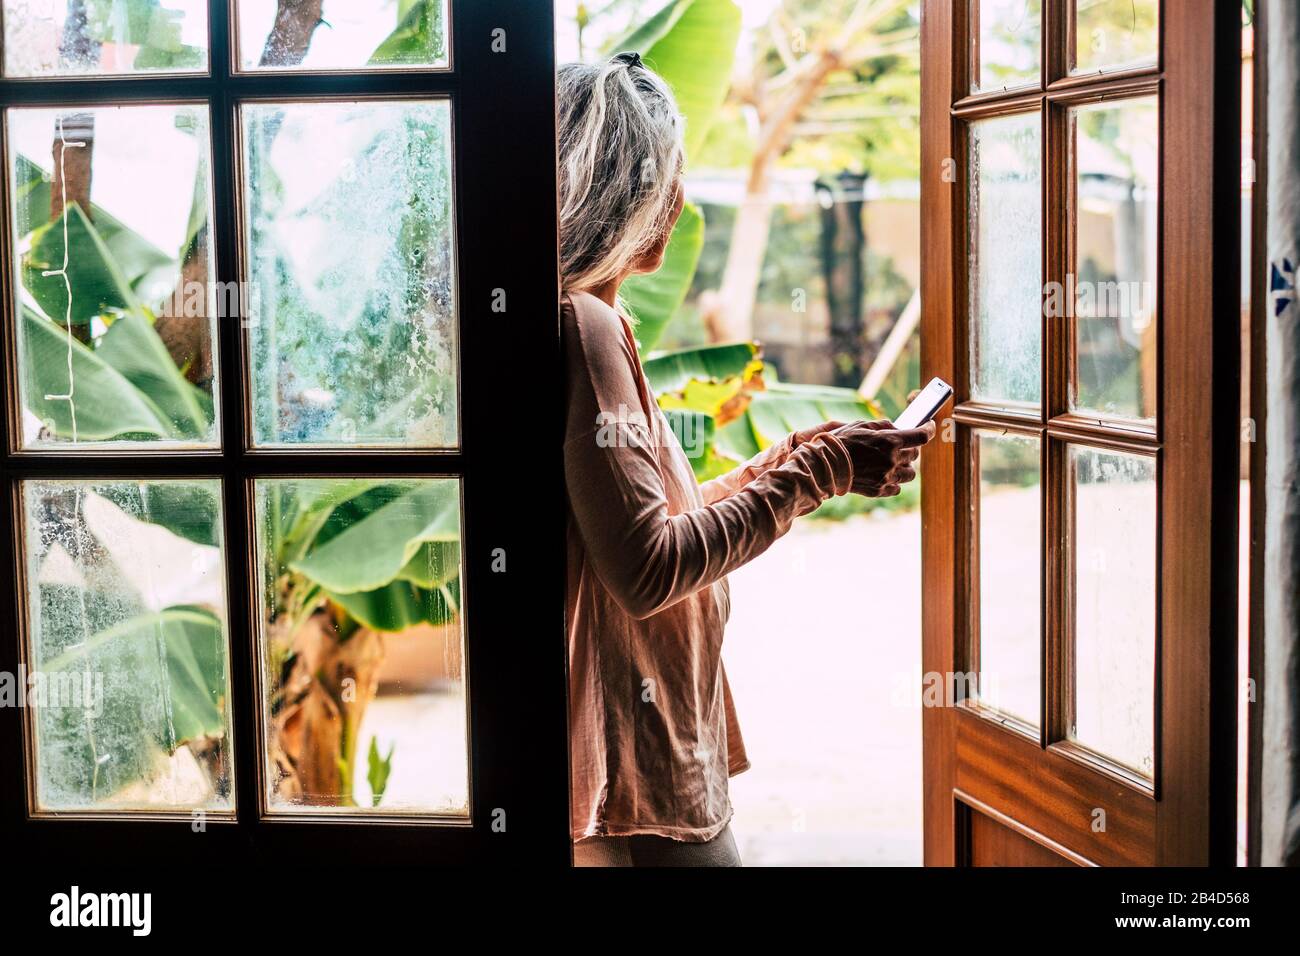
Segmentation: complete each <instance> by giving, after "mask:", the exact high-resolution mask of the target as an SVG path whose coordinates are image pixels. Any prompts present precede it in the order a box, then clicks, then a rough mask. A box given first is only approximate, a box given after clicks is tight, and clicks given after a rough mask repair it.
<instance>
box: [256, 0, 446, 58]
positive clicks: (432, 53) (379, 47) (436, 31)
mask: <svg viewBox="0 0 1300 956" xmlns="http://www.w3.org/2000/svg"><path fill="white" fill-rule="evenodd" d="M234 5H235V14H236V17H237V38H238V41H239V68H240V69H241V70H363V69H366V70H374V69H392V68H402V67H405V68H423V69H428V68H430V67H445V66H446V65H447V51H448V50H449V49H450V44H449V42H448V39H449V38H448V35H447V22H448V18H447V6H446V0H324V2H317V3H314V4H313V3H301V4H288V5H286V4H281V3H278V2H277V0H234ZM277 14H278V15H277Z"/></svg>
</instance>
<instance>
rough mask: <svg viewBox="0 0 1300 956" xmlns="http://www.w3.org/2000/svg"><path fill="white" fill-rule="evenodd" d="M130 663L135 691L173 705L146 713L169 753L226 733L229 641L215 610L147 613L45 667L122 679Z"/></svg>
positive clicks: (173, 609) (178, 609)
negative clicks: (85, 670) (125, 665)
mask: <svg viewBox="0 0 1300 956" xmlns="http://www.w3.org/2000/svg"><path fill="white" fill-rule="evenodd" d="M128 661H129V662H130V665H131V666H130V671H129V672H130V673H131V675H132V684H133V685H134V686H136V687H138V688H140V689H142V690H147V692H149V693H152V694H157V695H160V696H161V697H162V699H163V701H164V702H165V706H164V707H163V708H146V710H151V711H153V712H154V719H153V721H152V722H151V723H150V724H148V725H146V726H142V727H141V728H140V729H141V730H142V731H145V732H146V733H148V734H149V735H151V736H152V737H153V738H154V739H155V740H156V741H157V742H158V743H159V744H161V745H162V746H163V747H164V748H165V749H166V750H167V752H168V753H172V752H174V751H175V750H176V748H177V747H179V746H180V745H181V744H183V743H185V742H186V741H189V740H193V739H194V738H196V737H203V736H212V735H216V734H220V733H223V732H224V730H225V726H226V721H225V694H226V642H225V637H224V635H223V633H222V626H221V620H220V619H219V618H218V617H217V616H216V615H215V614H213V613H212V612H211V611H208V610H206V609H204V608H200V607H190V606H183V605H178V606H175V607H169V608H166V609H165V610H162V611H158V612H155V613H149V614H141V615H138V616H136V617H133V618H130V619H128V620H125V621H122V622H121V623H119V624H116V625H113V626H112V627H108V628H105V629H104V630H102V631H99V632H98V633H96V634H94V635H92V636H91V637H90V638H89V639H87V640H86V641H85V642H84V643H82V644H78V645H77V646H75V647H74V648H72V649H71V650H68V651H65V652H64V653H62V654H60V655H59V656H57V657H55V658H53V659H52V660H48V661H42V662H41V665H40V666H41V670H42V671H44V672H45V673H47V674H49V673H56V672H59V671H64V670H69V669H72V668H88V669H89V670H90V671H91V672H92V673H95V672H98V673H108V672H113V673H121V667H122V664H123V663H125V662H128ZM108 703H112V702H111V701H110V702H108ZM137 703H138V701H137Z"/></svg>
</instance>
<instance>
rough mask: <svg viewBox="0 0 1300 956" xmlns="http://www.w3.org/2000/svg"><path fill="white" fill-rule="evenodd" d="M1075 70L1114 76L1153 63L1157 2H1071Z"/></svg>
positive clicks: (1156, 45)
mask: <svg viewBox="0 0 1300 956" xmlns="http://www.w3.org/2000/svg"><path fill="white" fill-rule="evenodd" d="M1073 6H1074V51H1073V52H1074V69H1073V70H1072V71H1071V72H1073V73H1075V74H1079V73H1099V72H1113V71H1115V70H1122V69H1127V68H1130V67H1138V66H1146V65H1149V64H1153V63H1155V62H1156V59H1157V57H1158V56H1159V54H1160V0H1074V5H1073Z"/></svg>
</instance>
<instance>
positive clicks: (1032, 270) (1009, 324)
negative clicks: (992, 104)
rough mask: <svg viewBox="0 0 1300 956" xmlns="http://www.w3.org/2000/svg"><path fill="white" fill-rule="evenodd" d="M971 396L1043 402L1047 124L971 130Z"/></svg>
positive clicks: (994, 122)
mask: <svg viewBox="0 0 1300 956" xmlns="http://www.w3.org/2000/svg"><path fill="white" fill-rule="evenodd" d="M969 138H970V322H971V324H970V350H971V397H972V398H974V399H976V400H978V401H987V402H993V403H1002V402H1012V403H1031V404H1036V403H1037V402H1038V401H1039V392H1040V380H1041V372H1040V357H1041V354H1042V342H1041V339H1042V333H1041V317H1042V310H1043V297H1042V278H1041V277H1042V265H1041V263H1042V192H1041V186H1040V184H1041V179H1042V176H1041V170H1040V157H1041V152H1042V132H1041V121H1040V116H1039V114H1038V113H1036V112H1035V113H1018V114H1015V115H1012V116H1002V117H997V118H995V119H987V120H980V121H978V122H974V123H971V124H970V137H969Z"/></svg>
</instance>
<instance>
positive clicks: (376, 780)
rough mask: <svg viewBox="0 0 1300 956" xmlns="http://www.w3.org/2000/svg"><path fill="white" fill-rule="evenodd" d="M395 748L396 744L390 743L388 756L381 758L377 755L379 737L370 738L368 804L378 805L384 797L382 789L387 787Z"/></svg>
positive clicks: (367, 780)
mask: <svg viewBox="0 0 1300 956" xmlns="http://www.w3.org/2000/svg"><path fill="white" fill-rule="evenodd" d="M396 749H397V744H392V745H391V746H390V747H389V748H388V756H387V757H384V758H383V759H382V760H381V759H380V757H379V738H377V737H371V738H370V755H369V758H368V761H367V762H368V764H369V770H368V771H367V773H366V782H367V783H369V784H370V801H371V803H370V805H371V806H372V807H377V806H379V801H380V800H382V799H384V791H385V790H387V789H388V777H389V775H390V774H391V773H392V772H393V751H394V750H396Z"/></svg>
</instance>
